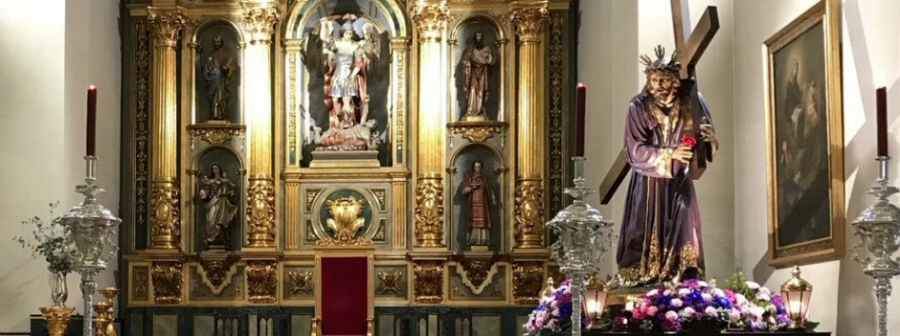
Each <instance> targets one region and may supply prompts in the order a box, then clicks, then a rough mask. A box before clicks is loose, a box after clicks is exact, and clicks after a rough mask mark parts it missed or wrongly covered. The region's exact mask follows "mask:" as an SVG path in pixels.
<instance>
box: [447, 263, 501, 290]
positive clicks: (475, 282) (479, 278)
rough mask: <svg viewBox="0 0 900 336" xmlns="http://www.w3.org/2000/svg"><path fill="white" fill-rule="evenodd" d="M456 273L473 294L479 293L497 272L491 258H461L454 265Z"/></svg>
mask: <svg viewBox="0 0 900 336" xmlns="http://www.w3.org/2000/svg"><path fill="white" fill-rule="evenodd" d="M456 273H457V274H459V276H460V277H462V282H463V284H464V285H466V287H469V289H470V290H471V291H472V293H473V294H475V295H480V294H481V292H483V291H484V289H485V288H486V287H487V286H488V285H490V284H491V279H493V277H494V275H495V274H497V264H496V263H495V262H493V261H492V260H483V259H473V260H463V261H461V262H460V263H458V264H457V265H456Z"/></svg>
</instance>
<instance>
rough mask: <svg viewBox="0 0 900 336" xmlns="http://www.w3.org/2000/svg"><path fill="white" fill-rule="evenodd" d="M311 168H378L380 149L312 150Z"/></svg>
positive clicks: (379, 164)
mask: <svg viewBox="0 0 900 336" xmlns="http://www.w3.org/2000/svg"><path fill="white" fill-rule="evenodd" d="M309 167H310V168H378V167H381V162H379V161H378V151H375V150H367V151H328V150H315V151H313V152H312V161H311V162H310V163H309Z"/></svg>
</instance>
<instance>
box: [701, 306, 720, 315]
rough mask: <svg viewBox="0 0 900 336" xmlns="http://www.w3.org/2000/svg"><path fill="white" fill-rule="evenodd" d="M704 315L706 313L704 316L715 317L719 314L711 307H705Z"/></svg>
mask: <svg viewBox="0 0 900 336" xmlns="http://www.w3.org/2000/svg"><path fill="white" fill-rule="evenodd" d="M704 313H706V315H709V316H716V315H718V314H719V312H718V311H716V308H713V306H709V307H706V310H705V311H704Z"/></svg>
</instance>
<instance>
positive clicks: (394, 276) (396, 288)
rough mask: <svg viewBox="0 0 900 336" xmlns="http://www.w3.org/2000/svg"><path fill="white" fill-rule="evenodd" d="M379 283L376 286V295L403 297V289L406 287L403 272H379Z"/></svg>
mask: <svg viewBox="0 0 900 336" xmlns="http://www.w3.org/2000/svg"><path fill="white" fill-rule="evenodd" d="M377 276H378V282H377V285H376V286H375V295H379V296H400V297H402V296H403V290H402V288H403V287H404V286H406V282H405V281H403V272H402V271H379V272H378V273H377Z"/></svg>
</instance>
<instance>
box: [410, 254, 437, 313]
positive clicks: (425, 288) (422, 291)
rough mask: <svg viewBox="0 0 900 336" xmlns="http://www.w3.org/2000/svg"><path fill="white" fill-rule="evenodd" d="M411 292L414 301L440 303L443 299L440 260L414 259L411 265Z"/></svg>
mask: <svg viewBox="0 0 900 336" xmlns="http://www.w3.org/2000/svg"><path fill="white" fill-rule="evenodd" d="M413 276H414V277H415V280H414V283H413V294H415V297H416V303H440V302H441V301H443V300H444V263H443V261H440V260H423V261H416V262H415V263H414V266H413Z"/></svg>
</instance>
